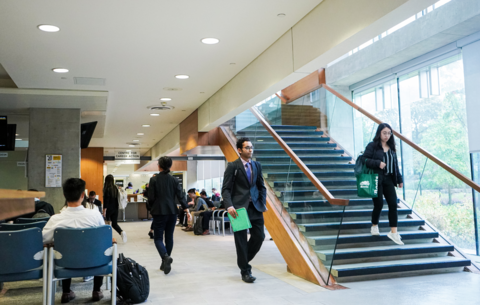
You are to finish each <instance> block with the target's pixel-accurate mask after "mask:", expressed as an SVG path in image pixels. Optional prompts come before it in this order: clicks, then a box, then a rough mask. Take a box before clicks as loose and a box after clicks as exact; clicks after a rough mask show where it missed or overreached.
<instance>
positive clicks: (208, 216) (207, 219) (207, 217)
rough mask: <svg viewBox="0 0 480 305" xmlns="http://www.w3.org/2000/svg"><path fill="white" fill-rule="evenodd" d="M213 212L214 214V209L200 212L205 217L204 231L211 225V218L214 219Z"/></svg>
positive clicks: (203, 222) (203, 220) (203, 219)
mask: <svg viewBox="0 0 480 305" xmlns="http://www.w3.org/2000/svg"><path fill="white" fill-rule="evenodd" d="M212 214H213V211H206V212H203V213H200V215H202V216H203V218H202V228H203V231H205V230H208V229H209V227H210V225H209V224H210V219H212Z"/></svg>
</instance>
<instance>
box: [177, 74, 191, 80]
mask: <svg viewBox="0 0 480 305" xmlns="http://www.w3.org/2000/svg"><path fill="white" fill-rule="evenodd" d="M189 77H190V76H188V75H185V74H179V75H175V78H178V79H187V78H189Z"/></svg>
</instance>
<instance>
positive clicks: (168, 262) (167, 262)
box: [160, 255, 173, 274]
mask: <svg viewBox="0 0 480 305" xmlns="http://www.w3.org/2000/svg"><path fill="white" fill-rule="evenodd" d="M172 263H173V258H171V257H170V256H168V255H165V256H164V257H163V261H162V265H163V273H165V274H169V273H170V271H171V270H172ZM160 270H162V266H160Z"/></svg>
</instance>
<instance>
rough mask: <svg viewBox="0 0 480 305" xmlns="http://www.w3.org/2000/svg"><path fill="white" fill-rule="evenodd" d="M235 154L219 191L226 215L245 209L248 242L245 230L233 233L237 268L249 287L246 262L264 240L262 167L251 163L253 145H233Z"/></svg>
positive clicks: (245, 140) (245, 141)
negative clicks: (236, 154) (236, 156)
mask: <svg viewBox="0 0 480 305" xmlns="http://www.w3.org/2000/svg"><path fill="white" fill-rule="evenodd" d="M237 151H238V153H239V154H240V158H238V159H237V160H235V161H234V162H231V163H229V164H228V166H227V169H226V170H225V174H224V178H223V187H222V197H223V201H224V204H225V207H226V208H227V211H228V213H229V214H230V215H231V216H232V217H233V218H236V217H237V216H238V214H237V211H236V209H239V208H245V209H246V210H247V213H248V217H249V218H250V223H251V224H252V228H251V229H250V239H249V240H247V230H243V231H237V232H235V233H234V237H235V247H236V249H237V265H238V267H239V268H240V272H241V274H242V280H243V281H244V282H246V283H253V282H254V281H255V279H256V278H255V277H253V276H252V266H250V264H249V262H250V261H251V260H252V259H253V258H254V257H255V255H256V254H257V253H258V251H260V248H261V247H262V243H263V240H264V239H265V233H264V228H263V226H264V220H263V214H262V213H263V212H265V211H266V210H267V208H266V196H267V190H266V188H265V184H264V181H263V176H262V166H261V165H260V163H258V162H256V161H252V154H253V144H252V142H251V141H250V139H248V138H241V139H239V140H238V141H237Z"/></svg>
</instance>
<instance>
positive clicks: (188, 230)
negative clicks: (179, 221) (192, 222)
mask: <svg viewBox="0 0 480 305" xmlns="http://www.w3.org/2000/svg"><path fill="white" fill-rule="evenodd" d="M182 230H183V231H185V232H192V231H193V228H192V227H188V228H185V229H182Z"/></svg>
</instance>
